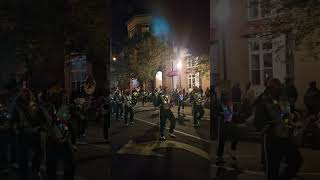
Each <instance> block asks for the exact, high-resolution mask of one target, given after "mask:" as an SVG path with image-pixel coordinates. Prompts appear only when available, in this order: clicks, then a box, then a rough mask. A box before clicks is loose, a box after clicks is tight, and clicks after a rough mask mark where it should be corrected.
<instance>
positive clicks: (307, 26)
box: [260, 0, 320, 60]
mask: <svg viewBox="0 0 320 180" xmlns="http://www.w3.org/2000/svg"><path fill="white" fill-rule="evenodd" d="M260 2H261V6H262V9H263V10H264V11H266V12H270V13H269V14H270V17H269V18H267V19H266V21H265V23H264V26H265V28H267V29H269V30H270V31H272V32H273V33H274V34H286V35H287V38H288V40H289V41H292V42H294V45H295V48H296V49H297V50H300V49H305V48H307V49H308V51H309V53H311V56H312V57H313V58H315V59H317V60H318V59H319V57H320V52H319V47H320V28H319V27H320V1H319V0H262V1H260ZM306 46H307V47H306Z"/></svg>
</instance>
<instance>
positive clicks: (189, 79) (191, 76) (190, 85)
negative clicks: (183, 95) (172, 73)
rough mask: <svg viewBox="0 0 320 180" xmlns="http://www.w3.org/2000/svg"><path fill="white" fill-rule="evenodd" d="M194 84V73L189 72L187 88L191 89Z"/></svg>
mask: <svg viewBox="0 0 320 180" xmlns="http://www.w3.org/2000/svg"><path fill="white" fill-rule="evenodd" d="M195 85H196V75H195V74H192V73H190V74H189V75H188V88H189V89H191V88H193V87H194V86H195Z"/></svg>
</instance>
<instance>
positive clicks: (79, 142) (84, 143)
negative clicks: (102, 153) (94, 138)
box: [77, 141, 111, 151]
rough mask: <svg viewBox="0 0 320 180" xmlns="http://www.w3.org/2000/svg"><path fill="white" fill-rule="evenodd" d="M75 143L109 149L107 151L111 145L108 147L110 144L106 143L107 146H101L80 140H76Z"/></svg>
mask: <svg viewBox="0 0 320 180" xmlns="http://www.w3.org/2000/svg"><path fill="white" fill-rule="evenodd" d="M77 144H79V145H87V146H91V147H96V148H101V149H105V150H109V151H110V150H111V147H109V146H110V145H109V144H106V145H107V146H102V145H95V144H90V143H86V142H82V141H78V142H77Z"/></svg>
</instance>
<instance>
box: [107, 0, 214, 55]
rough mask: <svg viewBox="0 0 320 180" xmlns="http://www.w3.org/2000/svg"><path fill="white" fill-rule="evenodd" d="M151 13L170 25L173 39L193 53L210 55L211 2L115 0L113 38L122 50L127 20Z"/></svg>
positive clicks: (192, 0) (190, 0)
mask: <svg viewBox="0 0 320 180" xmlns="http://www.w3.org/2000/svg"><path fill="white" fill-rule="evenodd" d="M143 12H150V13H152V15H154V16H161V17H163V18H165V19H166V20H167V22H168V23H169V26H170V34H169V37H170V40H174V42H175V44H178V45H179V46H183V47H187V48H188V49H189V50H190V52H191V53H192V54H195V55H196V54H203V53H206V54H208V52H209V32H210V25H209V24H210V1H209V0H113V4H112V29H113V30H112V32H113V34H112V37H113V42H114V46H116V47H118V48H120V49H121V47H123V46H124V45H125V39H126V37H127V31H126V25H125V23H126V21H127V20H129V19H130V17H132V16H133V15H134V14H139V13H143Z"/></svg>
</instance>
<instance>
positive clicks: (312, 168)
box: [209, 142, 320, 180]
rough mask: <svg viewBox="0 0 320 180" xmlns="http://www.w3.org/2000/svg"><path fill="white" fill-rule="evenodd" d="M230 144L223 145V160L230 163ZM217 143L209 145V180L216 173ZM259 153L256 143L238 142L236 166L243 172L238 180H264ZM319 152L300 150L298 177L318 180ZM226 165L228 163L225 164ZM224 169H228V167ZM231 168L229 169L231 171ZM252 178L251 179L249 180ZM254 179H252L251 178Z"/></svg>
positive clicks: (319, 170) (319, 176)
mask: <svg viewBox="0 0 320 180" xmlns="http://www.w3.org/2000/svg"><path fill="white" fill-rule="evenodd" d="M229 147H230V143H227V144H226V145H225V158H226V160H227V162H230V161H231V158H230V157H229V155H228V151H229V149H230V148H229ZM216 149H217V142H213V143H211V144H210V152H209V159H210V164H211V166H210V178H214V177H215V176H216V173H217V169H218V167H217V166H216V165H215V159H216ZM260 151H261V145H260V144H258V143H248V142H240V143H239V144H238V150H237V156H238V166H239V167H240V169H241V170H243V171H244V173H243V174H242V176H243V178H241V176H240V177H239V180H242V179H255V180H260V179H261V180H262V179H264V171H263V169H262V166H261V165H260ZM319 152H320V151H319V150H311V149H304V148H303V149H301V154H302V157H303V160H304V163H303V166H302V168H301V169H300V171H299V176H301V177H303V178H304V179H305V180H317V179H320V156H319ZM227 164H228V163H227ZM225 167H227V168H229V167H230V166H229V167H228V165H226V166H225ZM231 169H232V168H229V170H231ZM251 177H252V178H251ZM253 177H254V178H253Z"/></svg>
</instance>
